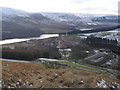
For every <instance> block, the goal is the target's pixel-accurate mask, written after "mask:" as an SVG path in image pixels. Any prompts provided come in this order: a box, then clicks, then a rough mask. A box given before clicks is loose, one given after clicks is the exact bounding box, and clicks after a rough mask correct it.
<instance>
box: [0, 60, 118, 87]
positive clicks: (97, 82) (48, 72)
mask: <svg viewBox="0 0 120 90" xmlns="http://www.w3.org/2000/svg"><path fill="white" fill-rule="evenodd" d="M2 75H3V77H2V78H3V81H2V83H3V84H2V86H3V88H86V87H87V88H119V83H120V80H118V79H115V78H113V77H110V76H107V75H104V74H98V73H95V72H90V71H86V70H75V69H71V68H63V67H56V68H55V67H54V68H52V67H51V68H50V67H49V68H48V67H46V66H45V65H43V64H40V63H35V62H30V63H20V62H9V61H2Z"/></svg>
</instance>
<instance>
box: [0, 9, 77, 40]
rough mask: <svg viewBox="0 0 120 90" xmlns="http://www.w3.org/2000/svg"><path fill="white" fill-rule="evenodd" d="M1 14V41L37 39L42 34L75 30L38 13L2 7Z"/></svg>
mask: <svg viewBox="0 0 120 90" xmlns="http://www.w3.org/2000/svg"><path fill="white" fill-rule="evenodd" d="M8 12H10V13H8ZM1 13H2V19H0V21H1V22H2V25H3V27H2V35H3V37H2V39H8V38H27V37H39V36H40V35H41V34H43V33H60V32H69V31H71V30H73V29H75V28H74V26H72V25H69V24H66V23H63V22H57V21H54V20H51V19H49V18H47V17H45V16H43V15H42V14H40V13H28V12H25V11H20V10H16V9H11V8H4V7H2V12H1Z"/></svg>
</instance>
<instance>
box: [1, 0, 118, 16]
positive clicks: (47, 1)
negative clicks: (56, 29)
mask: <svg viewBox="0 0 120 90" xmlns="http://www.w3.org/2000/svg"><path fill="white" fill-rule="evenodd" d="M118 2H119V0H0V7H9V8H14V9H19V10H24V11H28V12H66V13H91V14H117V13H118Z"/></svg>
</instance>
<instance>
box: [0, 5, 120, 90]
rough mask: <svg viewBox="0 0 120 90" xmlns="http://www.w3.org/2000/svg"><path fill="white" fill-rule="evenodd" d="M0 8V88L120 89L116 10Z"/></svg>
mask: <svg viewBox="0 0 120 90" xmlns="http://www.w3.org/2000/svg"><path fill="white" fill-rule="evenodd" d="M2 9H3V11H2V14H3V15H2V18H0V21H1V22H2V30H1V31H2V38H1V41H0V51H1V54H2V55H1V56H0V65H1V67H0V69H1V74H2V77H1V78H0V87H2V88H39V89H41V88H108V89H110V90H111V89H113V88H116V89H119V88H120V52H119V51H120V41H119V29H120V25H119V23H118V16H117V15H99V14H82V13H48V12H40V13H29V12H26V11H21V10H17V9H12V8H4V7H3V8H2ZM8 12H9V13H8Z"/></svg>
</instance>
